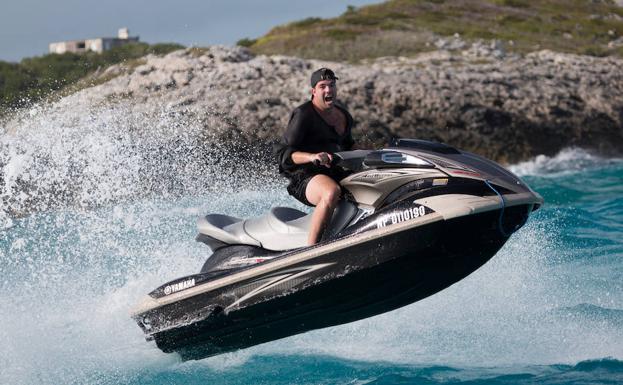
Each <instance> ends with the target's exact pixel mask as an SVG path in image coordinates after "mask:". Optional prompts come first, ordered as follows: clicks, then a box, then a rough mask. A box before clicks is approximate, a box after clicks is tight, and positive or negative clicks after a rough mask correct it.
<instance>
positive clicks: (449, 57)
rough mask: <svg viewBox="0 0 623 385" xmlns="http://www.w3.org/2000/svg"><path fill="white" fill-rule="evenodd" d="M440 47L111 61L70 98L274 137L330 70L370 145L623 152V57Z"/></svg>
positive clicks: (236, 136) (523, 154)
mask: <svg viewBox="0 0 623 385" xmlns="http://www.w3.org/2000/svg"><path fill="white" fill-rule="evenodd" d="M444 46H446V47H448V46H449V47H451V48H452V47H454V48H455V49H453V50H448V49H443V48H444ZM440 47H441V48H442V49H441V50H439V51H437V52H434V53H429V54H425V55H422V56H420V57H416V58H382V59H376V60H374V61H371V62H368V63H364V64H360V65H351V64H343V63H330V62H320V61H313V60H312V61H308V60H301V59H297V58H293V57H284V56H270V57H269V56H254V55H252V54H251V53H250V52H249V51H247V50H246V49H244V48H240V47H235V48H226V47H211V48H208V49H203V50H197V49H189V50H181V51H176V52H173V53H171V54H169V55H166V56H164V57H156V56H148V57H146V58H145V60H144V61H143V62H142V63H141V64H140V65H138V66H135V67H133V68H129V67H127V66H125V67H124V66H114V67H111V68H109V69H108V70H107V71H106V72H105V73H102V74H98V76H100V77H103V78H108V77H114V78H113V79H112V80H110V81H108V82H105V83H103V84H100V85H98V86H95V87H92V88H88V89H85V90H83V91H81V92H79V93H78V94H76V95H73V96H71V97H70V98H69V100H74V101H75V102H76V103H80V104H85V105H84V108H86V109H88V108H89V106H94V105H100V104H102V103H112V104H126V105H128V106H129V108H130V109H131V110H132V111H134V112H135V113H140V114H151V115H153V114H156V115H157V114H162V113H163V112H166V113H168V114H179V115H180V116H185V118H186V119H191V120H193V121H196V122H201V124H202V125H203V127H204V128H205V130H206V135H207V137H210V138H212V139H214V140H223V139H225V140H236V141H241V142H244V143H251V144H257V143H266V142H269V141H272V140H276V139H278V138H279V137H280V134H281V133H282V132H283V130H284V129H285V127H286V125H287V122H288V118H289V113H290V111H291V110H292V108H294V107H295V106H297V105H298V104H300V103H302V102H304V101H305V100H307V99H308V97H309V92H310V91H309V83H308V82H309V80H308V79H309V75H310V73H311V72H312V71H313V70H314V69H316V68H318V67H321V66H328V67H330V68H332V69H334V71H335V72H336V74H337V75H338V76H339V77H340V80H339V82H338V87H339V98H340V99H341V101H342V102H343V103H344V104H345V105H346V106H347V107H348V108H349V109H350V111H351V112H352V114H353V116H354V118H355V120H356V123H357V124H356V129H355V131H354V135H355V137H356V138H357V139H358V140H359V141H360V142H361V143H364V144H365V145H378V144H381V143H383V142H385V141H386V140H387V139H389V138H390V137H394V136H398V137H415V138H421V139H430V140H437V141H442V142H445V143H448V144H450V145H453V146H457V147H459V148H463V149H467V150H470V151H473V152H477V153H480V154H482V155H485V156H487V157H491V158H494V159H497V160H499V161H503V162H516V161H519V160H523V159H527V158H529V157H532V156H535V155H538V154H554V153H556V152H558V151H560V150H561V149H563V148H565V147H570V146H578V147H583V148H586V149H590V150H594V151H596V152H598V153H601V154H607V155H611V154H620V153H621V152H622V151H623V60H620V59H615V58H595V57H587V56H576V55H569V54H560V53H554V52H550V51H540V52H535V53H532V54H528V55H525V56H516V55H514V56H506V55H505V54H504V52H503V51H501V50H500V49H499V48H498V47H496V45H495V42H493V43H491V44H489V43H477V44H473V45H470V46H464V45H460V44H459V45H458V48H459V49H456V48H457V45H456V44H454V45H453V44H452V42H450V43H449V44H440Z"/></svg>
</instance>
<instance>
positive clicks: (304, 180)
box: [288, 169, 350, 207]
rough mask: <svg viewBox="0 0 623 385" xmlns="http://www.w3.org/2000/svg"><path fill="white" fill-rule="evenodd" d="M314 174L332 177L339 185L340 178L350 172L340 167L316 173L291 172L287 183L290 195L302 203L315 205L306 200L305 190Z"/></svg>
mask: <svg viewBox="0 0 623 385" xmlns="http://www.w3.org/2000/svg"><path fill="white" fill-rule="evenodd" d="M323 171H324V170H323ZM316 175H326V176H328V177H330V178H331V179H333V180H334V181H335V183H337V184H338V186H339V185H340V184H339V182H340V181H341V180H342V179H344V178H346V177H347V176H348V175H350V172H345V171H344V170H341V169H328V170H326V171H324V172H319V173H316V174H309V173H293V174H292V175H291V176H290V177H289V179H290V184H289V185H288V193H289V194H290V195H292V196H293V197H294V198H296V199H297V200H298V201H299V202H301V203H303V204H304V205H307V206H310V207H315V205H313V204H311V203H310V202H309V201H308V200H307V196H306V195H305V191H306V190H307V184H309V181H310V180H312V178H313V177H315V176H316ZM342 193H343V191H342Z"/></svg>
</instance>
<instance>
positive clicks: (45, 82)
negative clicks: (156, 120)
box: [0, 43, 184, 113]
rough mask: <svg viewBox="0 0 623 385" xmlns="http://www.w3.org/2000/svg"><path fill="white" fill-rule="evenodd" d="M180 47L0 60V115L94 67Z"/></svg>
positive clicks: (126, 47) (142, 45)
mask: <svg viewBox="0 0 623 385" xmlns="http://www.w3.org/2000/svg"><path fill="white" fill-rule="evenodd" d="M182 48H184V47H183V46H182V45H179V44H168V43H167V44H154V45H149V44H146V43H135V44H127V45H124V46H121V47H116V48H113V49H111V50H110V51H105V52H104V53H102V54H98V53H95V52H86V53H83V54H74V53H64V54H60V55H59V54H48V55H44V56H39V57H33V58H26V59H23V60H22V61H21V62H20V63H8V62H3V61H0V113H2V110H6V109H11V108H19V107H24V106H27V105H29V104H30V103H32V102H35V101H37V100H39V99H41V98H42V97H45V96H47V95H49V94H50V93H51V92H53V91H57V90H60V89H62V88H64V87H66V86H68V85H70V84H73V83H75V82H76V81H78V80H79V79H81V78H83V77H85V76H86V75H89V74H90V73H93V72H94V71H96V70H97V69H98V68H106V67H108V66H110V65H112V64H117V63H122V62H125V61H130V60H134V59H137V58H140V57H143V56H145V55H147V54H155V55H163V54H166V53H169V52H171V51H174V50H177V49H182Z"/></svg>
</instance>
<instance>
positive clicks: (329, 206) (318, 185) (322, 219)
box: [305, 175, 341, 245]
mask: <svg viewBox="0 0 623 385" xmlns="http://www.w3.org/2000/svg"><path fill="white" fill-rule="evenodd" d="M340 193H341V190H340V186H338V184H337V183H335V181H334V180H333V179H331V178H329V177H328V176H326V175H316V176H315V177H313V178H312V179H311V180H310V181H309V183H308V184H307V188H306V189H305V197H306V198H307V200H308V201H309V203H311V204H313V205H315V206H316V208H315V209H314V213H313V214H312V219H311V226H310V228H309V236H308V237H307V244H308V245H313V244H316V243H317V242H318V241H319V240H320V237H321V236H322V232H323V231H324V228H325V226H326V225H327V222H328V221H329V220H330V219H331V216H332V215H333V210H334V209H335V206H336V205H337V202H338V200H339V199H340Z"/></svg>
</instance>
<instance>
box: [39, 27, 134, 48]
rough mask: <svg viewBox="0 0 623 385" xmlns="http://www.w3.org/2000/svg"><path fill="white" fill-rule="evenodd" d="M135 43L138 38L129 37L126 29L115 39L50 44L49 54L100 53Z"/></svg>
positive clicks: (102, 38)
mask: <svg viewBox="0 0 623 385" xmlns="http://www.w3.org/2000/svg"><path fill="white" fill-rule="evenodd" d="M135 42H138V36H134V37H130V32H129V30H128V29H127V28H120V29H119V32H118V34H117V37H99V38H96V39H87V40H71V41H61V42H56V43H50V53H58V54H62V53H65V52H74V53H81V52H88V51H93V52H98V53H102V52H104V51H108V50H109V49H111V48H114V47H119V46H122V45H124V44H128V43H135Z"/></svg>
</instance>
